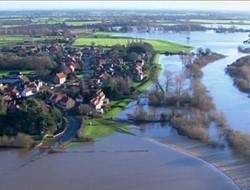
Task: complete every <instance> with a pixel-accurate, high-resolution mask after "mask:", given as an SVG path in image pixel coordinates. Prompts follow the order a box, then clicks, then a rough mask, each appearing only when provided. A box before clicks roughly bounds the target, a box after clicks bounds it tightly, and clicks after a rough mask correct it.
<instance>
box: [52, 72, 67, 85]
mask: <svg viewBox="0 0 250 190" xmlns="http://www.w3.org/2000/svg"><path fill="white" fill-rule="evenodd" d="M65 81H66V75H65V74H64V73H63V72H61V73H57V74H56V75H55V77H54V83H55V84H63V83H64V82H65Z"/></svg>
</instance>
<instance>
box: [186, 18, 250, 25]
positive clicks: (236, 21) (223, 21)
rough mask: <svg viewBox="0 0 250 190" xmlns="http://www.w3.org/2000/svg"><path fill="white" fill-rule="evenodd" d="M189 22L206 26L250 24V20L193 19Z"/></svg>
mask: <svg viewBox="0 0 250 190" xmlns="http://www.w3.org/2000/svg"><path fill="white" fill-rule="evenodd" d="M189 21H190V22H197V23H206V24H250V20H218V19H214V20H213V19H191V20H189Z"/></svg>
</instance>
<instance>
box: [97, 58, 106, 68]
mask: <svg viewBox="0 0 250 190" xmlns="http://www.w3.org/2000/svg"><path fill="white" fill-rule="evenodd" d="M106 64H107V60H106V59H100V60H99V62H98V66H99V67H103V66H104V65H106Z"/></svg>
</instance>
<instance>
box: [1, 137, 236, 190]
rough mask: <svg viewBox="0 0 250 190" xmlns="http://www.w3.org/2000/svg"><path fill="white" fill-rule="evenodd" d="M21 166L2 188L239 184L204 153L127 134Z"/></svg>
mask: <svg viewBox="0 0 250 190" xmlns="http://www.w3.org/2000/svg"><path fill="white" fill-rule="evenodd" d="M0 157H1V158H2V160H1V161H4V160H5V159H6V160H8V162H7V161H5V162H4V163H5V164H7V165H11V164H12V161H13V160H12V159H11V157H12V156H11V155H8V154H4V153H2V152H0ZM1 164H3V162H1ZM15 165H16V166H17V164H15ZM16 166H15V169H14V168H13V169H12V170H9V171H8V172H4V173H3V170H1V171H0V189H1V190H14V189H23V190H34V189H36V190H44V189H46V190H54V189H62V190H68V189H71V190H81V189H88V190H100V189H102V190H116V189H121V190H128V189H133V190H152V189H155V190H165V189H173V190H177V189H183V190H200V189H204V190H215V189H227V190H236V189H239V188H238V187H237V186H236V185H235V184H234V183H233V182H232V181H231V180H230V179H229V178H228V177H227V176H225V175H224V174H223V173H221V172H220V171H219V170H217V169H215V168H214V167H212V166H211V165H209V164H207V163H205V162H203V161H202V160H200V159H196V158H193V157H191V156H188V155H186V154H184V153H180V152H178V151H176V150H174V149H172V148H170V147H168V146H164V145H162V144H159V143H156V142H154V141H148V140H144V139H141V138H138V137H133V136H128V135H124V134H115V135H113V136H110V137H105V138H103V139H102V141H100V142H96V143H94V144H85V145H79V146H77V147H73V148H69V149H67V150H65V152H64V153H60V154H50V155H47V156H46V157H44V158H42V159H40V160H37V161H36V162H33V163H30V164H28V165H26V166H25V167H19V168H18V167H16Z"/></svg>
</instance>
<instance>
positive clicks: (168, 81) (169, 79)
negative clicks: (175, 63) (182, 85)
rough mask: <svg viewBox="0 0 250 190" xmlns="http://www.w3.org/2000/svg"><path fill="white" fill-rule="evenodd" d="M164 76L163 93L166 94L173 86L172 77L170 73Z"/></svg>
mask: <svg viewBox="0 0 250 190" xmlns="http://www.w3.org/2000/svg"><path fill="white" fill-rule="evenodd" d="M165 76H166V83H165V93H166V94H168V92H169V88H170V87H172V86H173V85H174V83H173V76H172V73H171V72H168V73H166V74H165Z"/></svg>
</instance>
